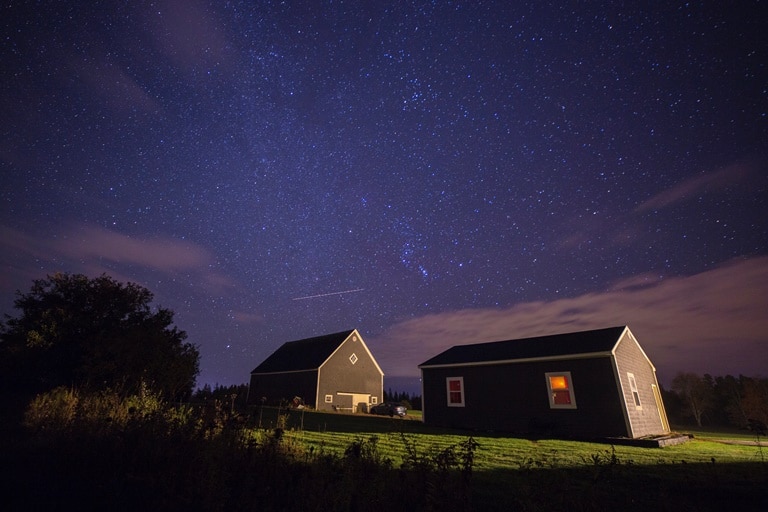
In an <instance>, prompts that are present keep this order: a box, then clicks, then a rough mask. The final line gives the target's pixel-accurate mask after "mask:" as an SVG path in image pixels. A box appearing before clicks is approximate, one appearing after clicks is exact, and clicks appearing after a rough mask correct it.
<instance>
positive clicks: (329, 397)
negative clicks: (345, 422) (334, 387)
mask: <svg viewBox="0 0 768 512" xmlns="http://www.w3.org/2000/svg"><path fill="white" fill-rule="evenodd" d="M325 403H327V404H332V403H333V395H325Z"/></svg>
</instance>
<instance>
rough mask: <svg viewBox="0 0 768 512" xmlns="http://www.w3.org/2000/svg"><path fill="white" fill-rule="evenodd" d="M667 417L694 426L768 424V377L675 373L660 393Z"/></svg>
mask: <svg viewBox="0 0 768 512" xmlns="http://www.w3.org/2000/svg"><path fill="white" fill-rule="evenodd" d="M664 404H665V405H666V408H667V414H668V415H669V416H670V420H671V421H673V422H676V423H685V422H693V423H695V424H696V425H697V426H699V427H702V426H713V427H737V428H756V427H757V428H759V427H760V425H763V428H765V427H764V425H766V424H768V378H763V377H746V376H744V375H739V376H738V377H734V376H733V375H726V376H724V377H713V376H712V375H709V374H705V375H703V376H702V375H697V374H695V373H679V374H677V375H676V376H675V378H674V379H673V380H672V386H671V389H670V390H668V391H665V392H664Z"/></svg>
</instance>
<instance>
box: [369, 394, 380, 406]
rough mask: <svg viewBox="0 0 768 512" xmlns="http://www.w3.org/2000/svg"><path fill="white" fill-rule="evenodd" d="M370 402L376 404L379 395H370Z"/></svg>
mask: <svg viewBox="0 0 768 512" xmlns="http://www.w3.org/2000/svg"><path fill="white" fill-rule="evenodd" d="M371 403H372V404H373V405H376V404H377V403H379V397H377V396H372V397H371Z"/></svg>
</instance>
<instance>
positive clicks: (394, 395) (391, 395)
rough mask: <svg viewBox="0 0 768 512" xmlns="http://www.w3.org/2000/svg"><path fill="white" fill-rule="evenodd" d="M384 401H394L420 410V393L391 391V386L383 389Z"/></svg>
mask: <svg viewBox="0 0 768 512" xmlns="http://www.w3.org/2000/svg"><path fill="white" fill-rule="evenodd" d="M384 401H385V402H395V403H398V404H401V405H404V406H405V407H407V408H408V409H411V410H416V411H420V410H421V395H417V394H408V393H406V392H404V391H395V392H392V388H389V389H387V390H385V391H384Z"/></svg>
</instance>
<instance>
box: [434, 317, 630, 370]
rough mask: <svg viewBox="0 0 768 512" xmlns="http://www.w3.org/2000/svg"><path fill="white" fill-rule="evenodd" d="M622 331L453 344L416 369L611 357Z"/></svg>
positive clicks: (601, 330)
mask: <svg viewBox="0 0 768 512" xmlns="http://www.w3.org/2000/svg"><path fill="white" fill-rule="evenodd" d="M625 329H626V326H620V327H609V328H606V329H596V330H592V331H581V332H570V333H565V334H553V335H549V336H538V337H535V338H523V339H518V340H508V341H494V342H490V343H475V344H472V345H456V346H454V347H451V348H449V349H448V350H446V351H445V352H442V353H440V354H438V355H436V356H435V357H433V358H432V359H429V360H428V361H425V362H423V363H421V364H420V365H419V368H424V367H430V366H453V365H466V364H480V363H500V362H504V361H510V362H512V361H517V360H527V359H534V360H535V359H553V358H558V359H559V358H564V357H567V356H584V355H587V354H601V355H610V353H611V351H612V350H613V348H614V347H615V346H616V344H617V343H618V342H619V339H620V338H621V335H622V333H623V332H624V330H625Z"/></svg>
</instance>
